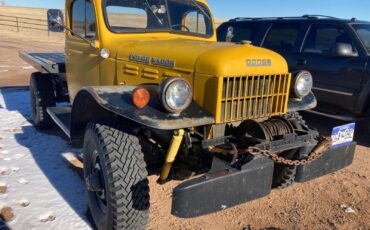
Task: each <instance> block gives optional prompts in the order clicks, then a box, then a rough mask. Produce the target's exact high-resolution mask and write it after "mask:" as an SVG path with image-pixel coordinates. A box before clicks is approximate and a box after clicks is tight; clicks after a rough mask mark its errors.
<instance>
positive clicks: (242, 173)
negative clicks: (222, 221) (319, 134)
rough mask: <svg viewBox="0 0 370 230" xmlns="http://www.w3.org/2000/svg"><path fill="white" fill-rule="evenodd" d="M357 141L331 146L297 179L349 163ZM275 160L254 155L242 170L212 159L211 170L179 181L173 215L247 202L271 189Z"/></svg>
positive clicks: (188, 215) (299, 170) (191, 214)
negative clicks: (194, 177)
mask: <svg viewBox="0 0 370 230" xmlns="http://www.w3.org/2000/svg"><path fill="white" fill-rule="evenodd" d="M355 148H356V143H355V142H353V143H351V144H348V145H346V146H342V147H338V148H331V149H329V150H327V151H326V152H324V153H323V154H322V156H321V157H319V158H318V159H317V160H316V161H314V162H311V163H309V164H307V165H305V166H299V167H298V168H297V176H296V181H297V182H306V181H309V180H312V179H315V178H318V177H321V176H324V175H326V174H328V173H332V172H335V171H337V170H340V169H343V168H345V167H347V166H348V165H350V164H351V163H352V161H353V158H354V153H355ZM273 171H274V162H273V161H272V160H270V159H269V158H267V157H262V156H257V157H254V158H253V159H252V160H251V161H250V162H249V163H247V164H246V165H244V166H243V167H242V169H241V170H237V169H235V168H231V167H229V166H228V165H227V164H226V163H225V162H223V161H221V160H219V159H217V158H215V160H214V162H213V166H212V170H211V171H210V172H209V173H208V174H206V175H204V176H202V177H199V178H196V179H192V180H189V181H186V182H184V183H182V184H180V185H179V186H178V187H176V188H175V189H174V191H173V201H172V214H173V215H175V216H177V217H181V218H192V217H197V216H202V215H206V214H210V213H213V212H217V211H221V210H224V209H226V208H230V207H233V206H236V205H239V204H242V203H246V202H249V201H252V200H255V199H258V198H261V197H264V196H267V195H268V194H270V192H271V185H272V180H273Z"/></svg>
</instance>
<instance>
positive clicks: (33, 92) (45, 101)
mask: <svg viewBox="0 0 370 230" xmlns="http://www.w3.org/2000/svg"><path fill="white" fill-rule="evenodd" d="M30 98H31V110H32V120H33V124H34V125H35V127H36V128H38V129H49V128H51V127H52V126H53V121H52V119H51V117H50V116H49V114H48V113H47V112H46V109H47V108H48V107H54V106H56V101H55V94H54V87H53V82H52V78H51V75H49V74H42V73H33V74H32V75H31V80H30Z"/></svg>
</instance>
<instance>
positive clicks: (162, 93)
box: [159, 77, 193, 114]
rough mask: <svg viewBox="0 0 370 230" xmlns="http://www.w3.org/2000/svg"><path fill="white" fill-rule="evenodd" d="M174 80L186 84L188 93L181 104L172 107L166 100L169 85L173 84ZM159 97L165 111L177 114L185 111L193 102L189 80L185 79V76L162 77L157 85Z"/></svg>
mask: <svg viewBox="0 0 370 230" xmlns="http://www.w3.org/2000/svg"><path fill="white" fill-rule="evenodd" d="M176 82H181V83H184V84H186V86H187V87H188V89H189V95H188V97H187V98H186V100H185V103H184V104H183V105H182V106H180V107H177V108H174V107H173V106H171V105H169V103H168V101H167V93H168V90H169V89H170V87H171V86H173V84H174V83H176ZM159 97H160V101H161V104H162V106H163V107H164V109H165V110H166V111H168V112H170V113H172V114H179V113H181V112H183V111H185V110H186V109H188V108H189V106H190V105H191V103H192V102H193V87H192V86H191V85H190V83H189V81H188V80H186V79H185V78H182V77H169V78H166V79H164V80H163V81H162V82H161V84H160V86H159Z"/></svg>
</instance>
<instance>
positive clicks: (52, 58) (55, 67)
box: [19, 52, 66, 74]
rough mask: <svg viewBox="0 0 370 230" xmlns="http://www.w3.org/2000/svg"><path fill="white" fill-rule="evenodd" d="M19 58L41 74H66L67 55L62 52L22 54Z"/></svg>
mask: <svg viewBox="0 0 370 230" xmlns="http://www.w3.org/2000/svg"><path fill="white" fill-rule="evenodd" d="M19 57H21V58H22V59H23V60H24V61H26V62H27V63H29V64H30V65H32V66H33V67H34V68H35V69H37V70H38V71H40V72H41V73H52V74H61V73H65V72H66V67H65V59H64V58H65V55H64V53H62V52H60V53H58V52H53V53H39V52H20V53H19Z"/></svg>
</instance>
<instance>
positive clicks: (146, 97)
mask: <svg viewBox="0 0 370 230" xmlns="http://www.w3.org/2000/svg"><path fill="white" fill-rule="evenodd" d="M149 101H150V93H149V91H148V90H147V89H145V88H144V87H137V88H136V89H135V90H134V91H133V92H132V102H133V103H134V105H135V106H136V107H138V108H140V109H142V108H144V107H145V106H147V105H148V103H149Z"/></svg>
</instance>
